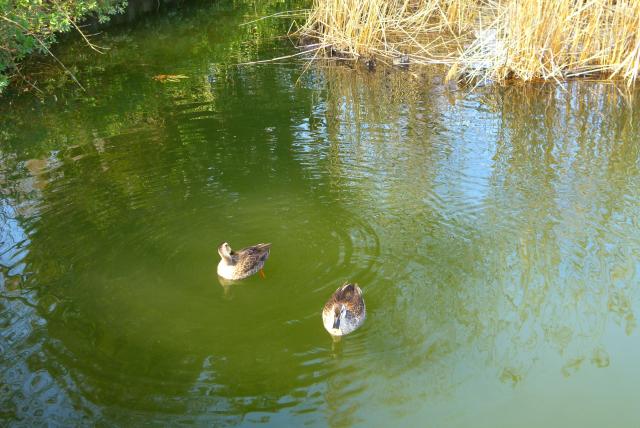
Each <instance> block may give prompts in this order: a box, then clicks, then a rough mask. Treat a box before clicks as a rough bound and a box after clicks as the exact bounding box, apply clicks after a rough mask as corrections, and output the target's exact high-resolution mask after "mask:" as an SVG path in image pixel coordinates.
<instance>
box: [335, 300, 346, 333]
mask: <svg viewBox="0 0 640 428" xmlns="http://www.w3.org/2000/svg"><path fill="white" fill-rule="evenodd" d="M346 316H347V307H346V306H345V305H335V306H334V307H333V328H334V329H336V330H337V329H339V328H340V321H341V320H344V318H345V317H346Z"/></svg>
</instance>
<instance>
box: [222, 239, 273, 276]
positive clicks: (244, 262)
mask: <svg viewBox="0 0 640 428" xmlns="http://www.w3.org/2000/svg"><path fill="white" fill-rule="evenodd" d="M270 249H271V244H256V245H252V246H250V247H247V248H243V249H242V250H238V251H233V250H232V249H231V246H230V245H229V244H228V243H226V242H223V243H222V244H220V246H219V247H218V254H220V258H221V260H220V263H218V275H220V276H221V277H223V278H225V279H232V280H235V279H244V278H246V277H248V276H251V275H253V274H254V273H256V272H258V271H259V272H260V276H261V277H263V278H264V272H263V271H262V267H263V266H264V262H265V261H267V259H268V258H269V250H270Z"/></svg>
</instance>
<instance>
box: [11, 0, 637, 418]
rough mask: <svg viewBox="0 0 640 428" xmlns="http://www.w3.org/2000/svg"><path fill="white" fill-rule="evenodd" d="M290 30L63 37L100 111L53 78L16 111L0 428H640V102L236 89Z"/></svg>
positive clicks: (264, 7) (181, 19)
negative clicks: (337, 328)
mask: <svg viewBox="0 0 640 428" xmlns="http://www.w3.org/2000/svg"><path fill="white" fill-rule="evenodd" d="M293 6H294V5H290V4H287V3H280V2H278V3H276V2H274V3H259V2H258V3H256V4H253V3H237V2H236V3H235V4H230V5H226V3H221V4H214V5H199V6H190V7H187V8H183V9H182V10H179V11H174V12H169V13H167V14H164V15H162V16H156V17H150V18H147V19H143V20H141V21H139V22H138V23H136V24H134V25H131V26H128V27H115V28H111V29H109V30H105V31H103V33H102V34H100V35H99V36H96V37H95V38H94V42H95V43H97V44H99V45H102V46H105V47H108V48H109V50H108V51H107V53H106V54H105V55H98V54H96V53H95V52H93V51H91V50H90V49H88V48H87V47H86V46H85V45H83V44H82V41H81V40H78V38H75V37H72V38H71V39H69V40H66V41H65V42H64V43H63V44H61V45H60V46H58V48H57V49H56V50H55V53H56V54H57V55H58V57H59V58H60V59H61V60H62V61H63V62H64V63H65V64H66V65H67V66H68V67H70V69H72V70H73V71H74V72H75V73H76V75H77V77H78V79H79V80H80V81H81V82H82V83H83V85H84V86H85V87H86V89H87V91H86V92H83V91H82V90H80V89H79V88H78V87H77V86H75V85H74V84H73V83H72V82H71V81H70V80H69V79H68V78H63V76H62V75H63V73H62V72H61V71H60V70H59V69H56V68H55V64H54V63H53V62H50V61H49V60H45V64H41V65H39V66H34V71H32V72H31V73H32V74H31V77H32V78H33V79H36V80H37V82H36V83H37V85H38V86H39V87H40V89H41V90H42V91H43V94H38V93H36V92H35V91H33V90H32V91H30V92H29V93H21V94H17V93H16V94H12V95H11V94H10V95H8V96H5V97H4V98H3V99H2V106H1V107H0V425H5V426H6V425H9V426H42V425H49V426H78V425H81V426H86V425H98V426H142V425H145V426H176V425H196V426H226V425H243V426H253V425H261V426H279V427H280V426H319V427H323V426H336V427H340V426H353V425H356V426H380V427H383V426H384V427H386V426H391V424H392V423H394V424H395V425H396V426H415V427H471V426H473V427H513V426H518V427H540V426H549V427H603V426H616V427H638V426H639V425H638V424H639V423H640V422H639V421H640V407H638V405H637V404H638V396H639V386H638V385H640V365H639V364H638V361H640V333H639V331H638V326H637V323H638V321H637V317H638V311H639V310H640V292H639V290H638V280H639V277H640V273H639V268H640V264H639V260H640V229H639V224H638V223H639V221H638V219H639V217H640V205H639V202H640V148H639V141H640V131H639V128H640V121H639V119H640V117H639V115H640V101H634V100H640V94H637V96H636V97H635V98H633V99H631V98H628V97H627V94H625V92H624V91H625V88H617V87H615V86H613V85H611V84H604V83H593V82H591V83H590V82H573V83H567V84H563V85H561V86H557V85H550V86H545V85H528V86H523V87H518V86H511V87H491V86H484V87H478V88H475V89H473V88H471V87H460V86H455V85H450V84H443V83H442V82H441V79H440V77H441V76H442V72H441V71H433V72H431V71H419V70H413V69H410V70H408V71H402V70H396V71H394V72H388V71H387V70H378V71H377V72H375V73H369V72H366V71H356V70H351V69H349V68H347V67H344V66H341V67H327V66H323V65H321V64H318V65H316V66H313V67H311V68H309V69H308V70H307V72H306V73H304V74H303V71H304V70H305V62H304V61H302V60H296V59H286V60H282V61H279V62H278V63H274V64H259V65H252V66H237V65H236V64H237V63H241V62H245V61H252V60H257V59H265V58H272V57H277V56H281V55H286V54H291V53H294V52H296V50H295V48H292V47H291V44H290V42H288V41H287V40H283V39H282V38H280V36H281V35H282V34H284V33H285V32H286V30H287V29H288V25H289V24H290V22H288V21H285V20H283V19H271V20H264V21H259V22H258V23H254V24H250V25H245V26H241V25H240V24H242V23H243V22H247V21H250V20H252V19H254V18H255V17H256V16H261V15H268V14H272V13H275V12H277V11H278V10H284V9H287V8H290V7H293ZM159 74H180V75H185V76H187V78H185V79H182V80H179V81H177V82H160V81H156V80H154V79H153V76H156V75H159ZM52 76H53V77H52ZM222 241H228V242H229V243H230V244H231V245H232V246H234V247H237V248H239V247H242V246H246V245H250V244H254V243H257V242H272V243H273V247H272V251H271V257H270V259H269V260H268V262H267V264H266V267H265V273H266V278H265V279H261V278H260V277H259V276H257V275H256V276H254V277H251V278H249V279H247V280H244V281H241V282H237V283H232V284H228V283H221V281H220V280H219V279H218V277H217V275H216V265H217V263H218V260H219V256H218V254H217V251H216V247H217V245H218V244H220V243H221V242H222ZM344 281H355V282H358V283H359V284H360V285H361V287H362V289H363V291H364V296H365V301H366V304H367V310H368V317H367V321H366V322H365V324H364V326H363V327H362V328H360V329H359V330H357V331H356V332H354V333H353V334H351V335H349V336H347V337H345V338H343V339H342V340H340V341H335V342H334V341H333V340H332V339H331V337H330V336H329V335H328V334H327V333H326V331H325V330H324V328H323V326H322V322H321V317H320V311H321V308H322V306H323V304H324V303H325V301H326V300H327V299H328V298H329V296H330V295H331V293H332V292H333V291H334V290H335V289H336V288H337V287H338V286H339V285H341V284H342V283H343V282H344Z"/></svg>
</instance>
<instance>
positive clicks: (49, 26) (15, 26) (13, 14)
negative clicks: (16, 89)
mask: <svg viewBox="0 0 640 428" xmlns="http://www.w3.org/2000/svg"><path fill="white" fill-rule="evenodd" d="M125 6H126V0H0V92H2V89H3V88H4V87H5V86H6V85H7V83H8V81H9V79H10V77H11V75H12V73H14V72H15V69H16V67H17V63H18V62H19V61H20V60H22V59H24V58H25V57H26V56H27V55H29V54H31V53H33V52H40V53H46V52H47V51H48V48H49V46H50V45H51V44H52V43H53V42H55V40H56V35H57V34H59V33H63V32H66V31H69V30H71V29H73V28H74V24H75V23H76V22H78V21H81V20H82V19H83V18H85V17H87V16H89V15H92V14H93V15H97V17H98V20H99V21H100V22H105V21H107V20H108V19H109V16H110V15H113V14H115V13H121V12H123V11H124V7H125Z"/></svg>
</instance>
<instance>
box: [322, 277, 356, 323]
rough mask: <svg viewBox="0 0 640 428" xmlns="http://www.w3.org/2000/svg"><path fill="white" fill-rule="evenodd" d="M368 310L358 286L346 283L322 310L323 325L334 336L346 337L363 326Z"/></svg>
mask: <svg viewBox="0 0 640 428" xmlns="http://www.w3.org/2000/svg"><path fill="white" fill-rule="evenodd" d="M366 316H367V310H366V308H365V306H364V299H363V298H362V290H361V289H360V287H358V284H351V283H346V284H344V285H342V286H341V287H338V289H337V290H336V291H335V293H333V294H332V295H331V298H330V299H329V300H328V301H327V303H326V304H325V305H324V308H323V309H322V323H323V324H324V328H325V329H326V330H327V331H328V332H329V334H331V335H332V336H344V335H345V334H349V333H351V332H352V331H353V330H355V329H357V328H358V327H360V326H361V325H362V323H363V322H364V319H365V318H366Z"/></svg>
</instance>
